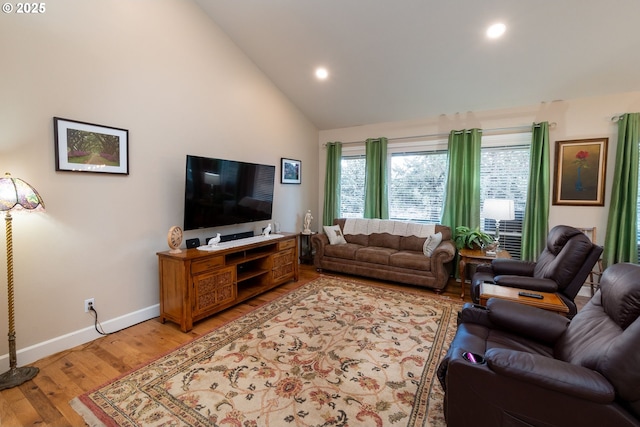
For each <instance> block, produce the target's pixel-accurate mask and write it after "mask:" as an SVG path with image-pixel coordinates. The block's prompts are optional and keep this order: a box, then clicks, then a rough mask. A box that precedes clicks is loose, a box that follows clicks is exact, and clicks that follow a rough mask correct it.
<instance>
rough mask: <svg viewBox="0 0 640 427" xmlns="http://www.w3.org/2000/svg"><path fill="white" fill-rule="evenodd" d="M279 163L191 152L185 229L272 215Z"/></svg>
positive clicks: (187, 176) (261, 218)
mask: <svg viewBox="0 0 640 427" xmlns="http://www.w3.org/2000/svg"><path fill="white" fill-rule="evenodd" d="M275 175H276V167H275V166H272V165H261V164H255V163H246V162H237V161H233V160H223V159H213V158H208V157H198V156H191V155H187V169H186V174H185V193H184V194H185V197H184V229H185V230H195V229H198V228H208V227H218V226H222V225H232V224H242V223H247V222H254V221H263V220H268V219H271V212H272V207H273V186H274V179H275Z"/></svg>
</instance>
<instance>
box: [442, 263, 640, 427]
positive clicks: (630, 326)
mask: <svg viewBox="0 0 640 427" xmlns="http://www.w3.org/2000/svg"><path fill="white" fill-rule="evenodd" d="M639 314H640V266H638V265H636V264H615V265H613V266H611V267H609V268H608V269H607V270H605V271H604V274H603V276H602V281H601V286H600V290H599V291H598V292H596V294H595V295H594V296H593V297H592V298H591V300H590V301H589V302H588V303H587V304H586V305H585V307H583V308H582V309H581V310H580V311H579V312H578V314H577V315H576V316H575V317H574V318H573V319H572V320H569V319H567V318H565V317H563V316H560V315H558V314H555V313H551V312H548V311H544V310H542V309H539V308H535V307H531V306H527V305H523V304H518V303H516V302H511V301H506V300H500V299H496V298H491V299H489V301H488V303H487V307H480V306H477V305H474V304H469V303H467V304H465V307H464V308H463V310H462V311H461V312H460V318H459V325H458V330H457V332H456V335H455V337H454V339H453V341H452V343H451V346H450V347H449V350H448V352H447V354H446V356H445V357H444V358H443V359H442V361H441V362H440V365H439V367H438V379H439V380H440V382H441V384H442V386H443V388H444V389H445V399H444V412H445V418H446V420H447V426H448V427H457V426H471V425H474V426H511V427H513V426H545V427H547V426H640V320H639V319H638V316H639ZM467 352H468V353H472V354H475V356H474V357H470V359H474V358H475V362H476V363H473V362H472V361H468V360H467V359H465V356H464V355H465V354H466V353H467Z"/></svg>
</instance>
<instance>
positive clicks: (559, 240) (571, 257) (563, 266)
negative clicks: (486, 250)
mask: <svg viewBox="0 0 640 427" xmlns="http://www.w3.org/2000/svg"><path fill="white" fill-rule="evenodd" d="M600 254H602V247H601V246H598V245H595V244H593V243H592V242H591V240H589V238H588V237H587V236H586V235H585V234H584V233H583V232H581V231H580V230H578V229H577V228H573V227H570V226H568V225H557V226H555V227H553V228H552V229H551V231H549V235H548V236H547V246H546V247H545V249H544V250H543V251H542V253H541V254H540V256H539V257H538V261H537V262H527V261H519V260H514V259H495V260H492V262H491V264H485V265H480V266H478V268H477V269H476V273H475V274H474V275H473V277H472V278H471V299H472V301H473V302H475V303H478V302H479V300H480V284H481V283H482V282H493V283H496V284H498V285H502V286H509V287H512V288H520V289H525V290H528V291H534V292H536V291H537V292H552V293H556V294H557V295H558V296H559V297H560V298H561V299H562V300H563V301H564V303H565V304H566V305H567V307H569V317H571V316H573V315H574V314H576V304H575V302H574V299H575V297H576V295H577V294H578V292H579V291H580V288H581V287H582V285H583V284H584V282H585V280H586V279H587V276H588V275H589V272H591V270H592V269H593V266H594V265H595V263H596V262H597V261H598V259H599V258H600Z"/></svg>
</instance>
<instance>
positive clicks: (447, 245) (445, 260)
mask: <svg viewBox="0 0 640 427" xmlns="http://www.w3.org/2000/svg"><path fill="white" fill-rule="evenodd" d="M455 256H456V245H455V244H454V243H453V241H452V240H444V241H442V242H440V244H439V245H438V247H436V249H435V250H434V251H433V253H432V254H431V274H433V276H434V277H435V279H436V285H435V288H436V289H444V288H445V287H446V286H447V283H448V281H449V276H450V275H451V270H452V268H453V267H452V266H451V261H453V258H455Z"/></svg>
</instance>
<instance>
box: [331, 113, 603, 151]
mask: <svg viewBox="0 0 640 427" xmlns="http://www.w3.org/2000/svg"><path fill="white" fill-rule="evenodd" d="M612 120H613V119H612ZM556 124H557V123H556V122H552V123H549V128H550V129H552V128H554V127H556ZM533 126H534V127H540V124H539V123H534V124H533ZM528 130H531V126H512V127H504V128H493V129H480V131H481V132H482V133H500V132H505V131H520V132H525V131H528ZM469 131H470V130H467V131H466V132H469ZM458 132H461V131H458ZM448 136H449V133H448V132H447V133H431V134H426V135H412V136H398V137H395V138H387V140H388V141H400V140H403V139H414V138H444V137H448ZM365 142H367V141H366V140H365V141H349V142H343V143H342V145H349V144H364V143H365ZM322 146H323V147H326V146H327V143H326V142H325V143H324V144H322Z"/></svg>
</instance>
